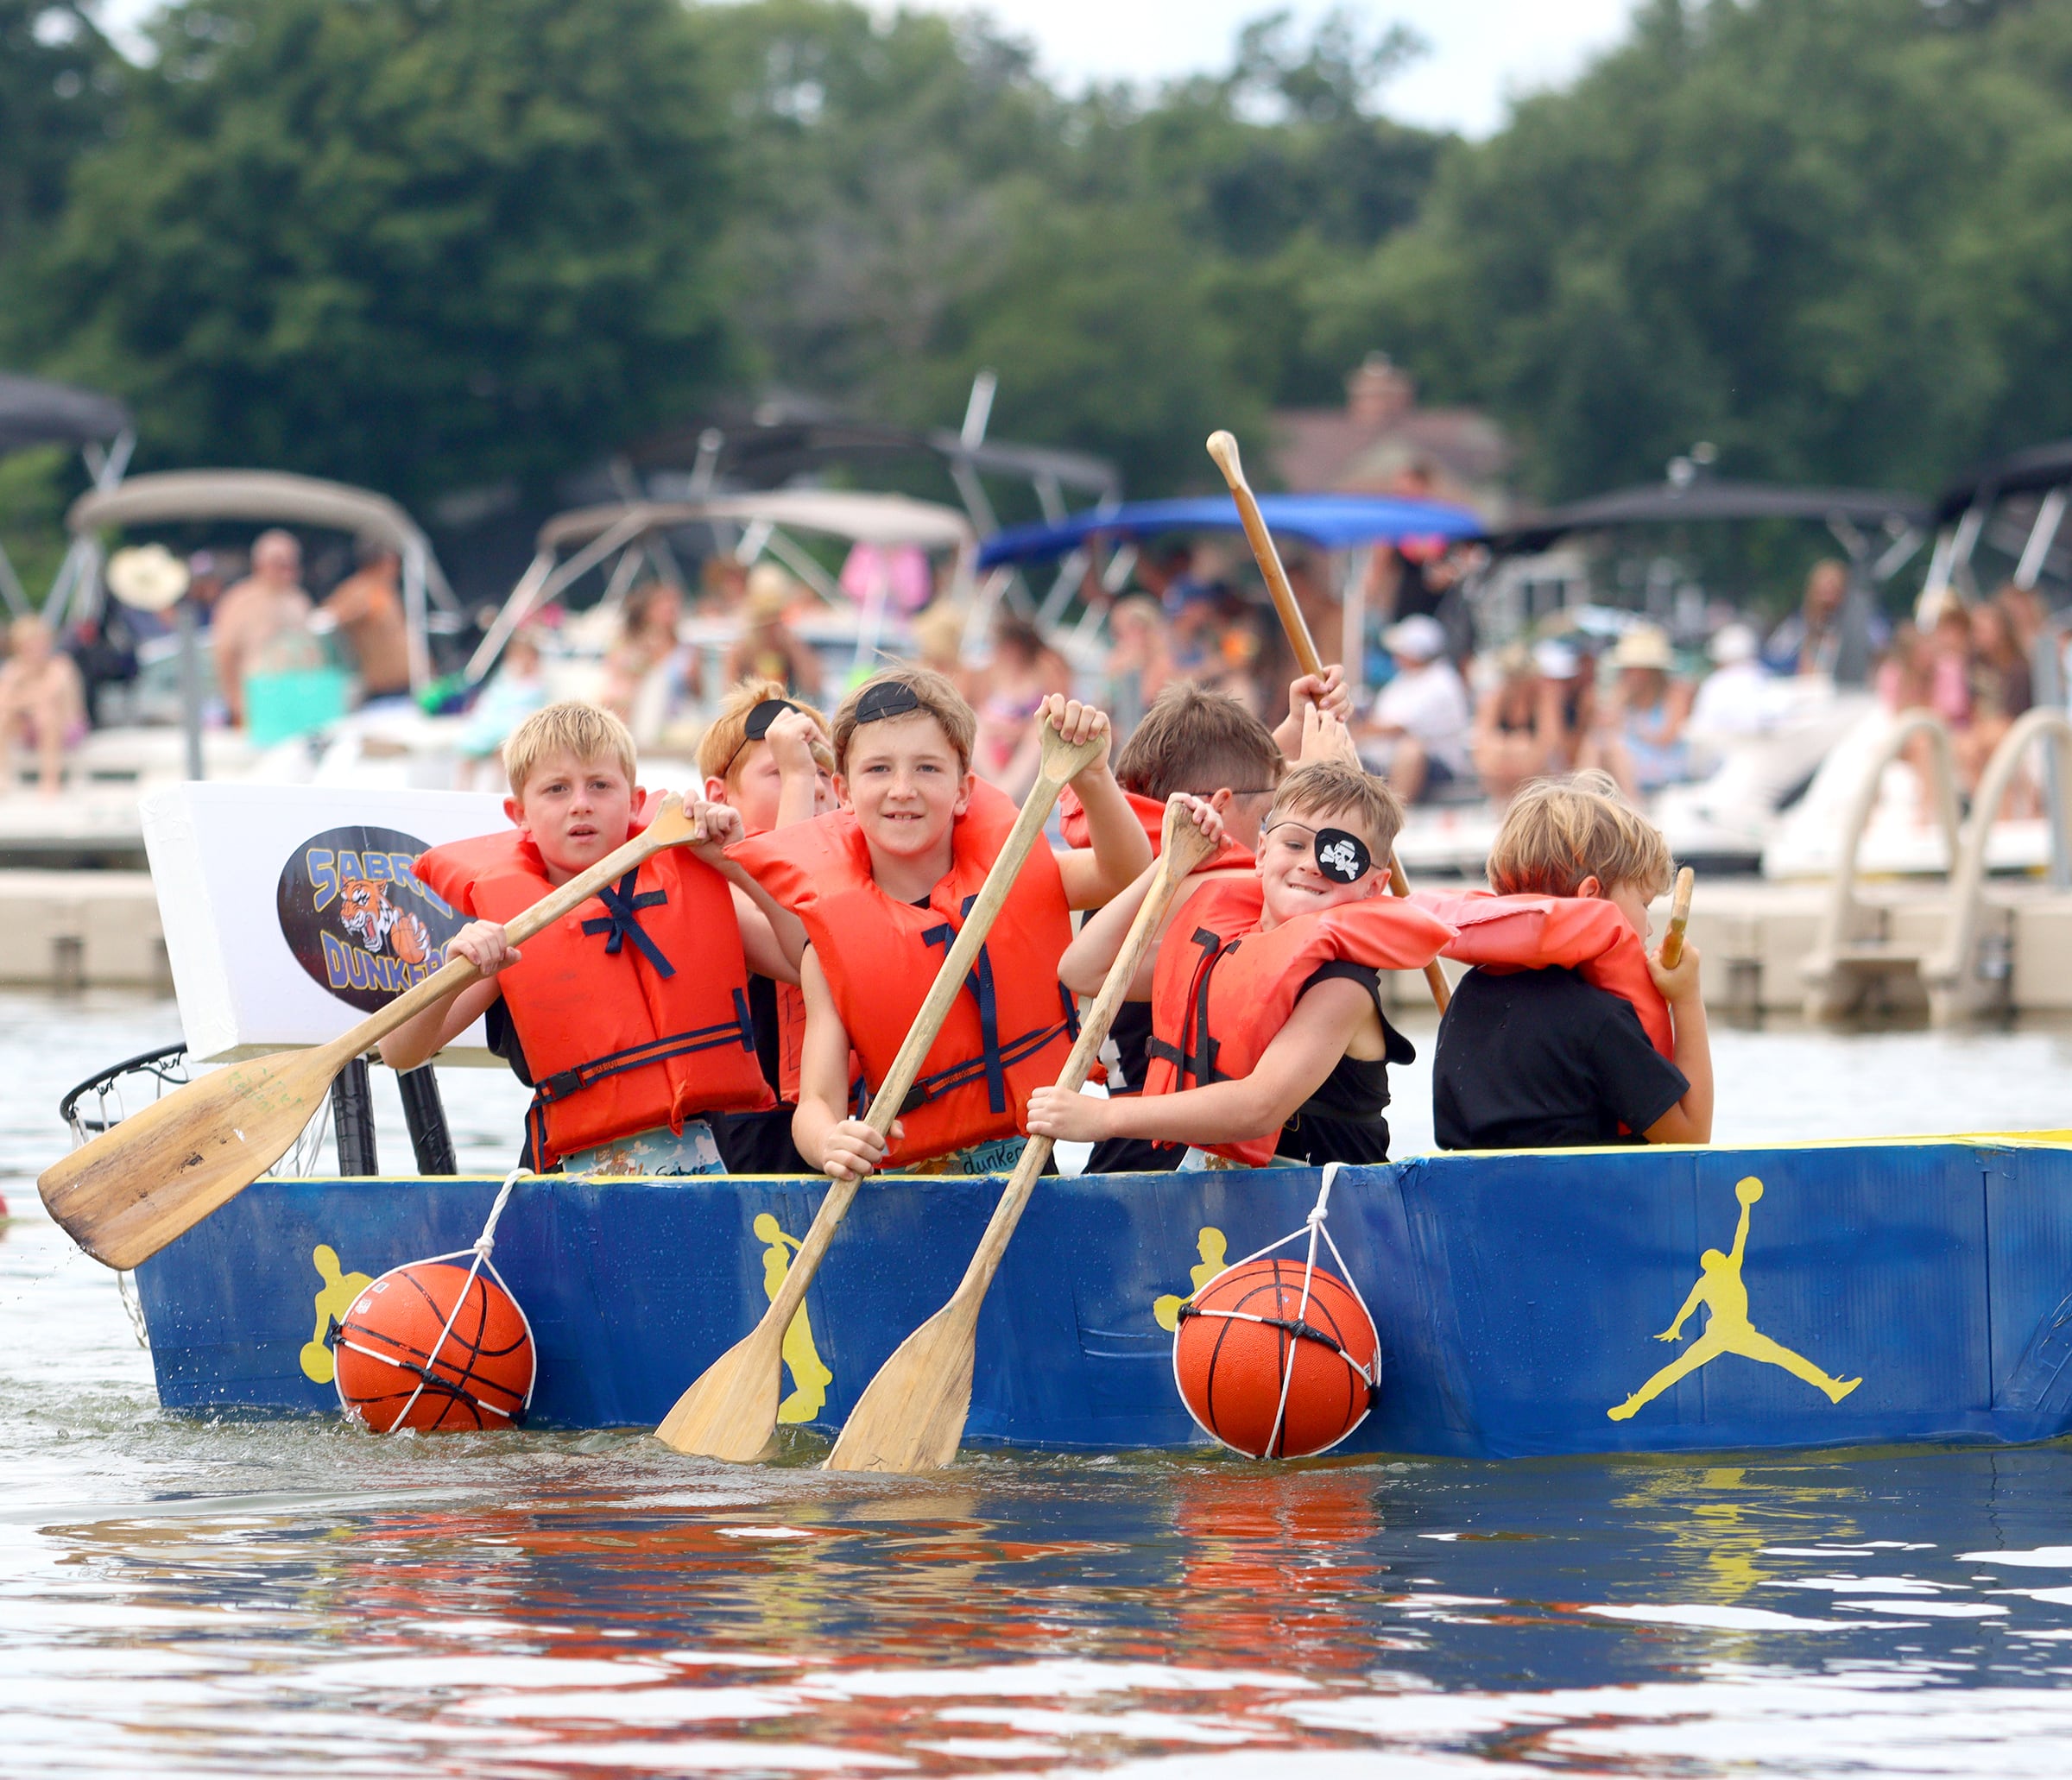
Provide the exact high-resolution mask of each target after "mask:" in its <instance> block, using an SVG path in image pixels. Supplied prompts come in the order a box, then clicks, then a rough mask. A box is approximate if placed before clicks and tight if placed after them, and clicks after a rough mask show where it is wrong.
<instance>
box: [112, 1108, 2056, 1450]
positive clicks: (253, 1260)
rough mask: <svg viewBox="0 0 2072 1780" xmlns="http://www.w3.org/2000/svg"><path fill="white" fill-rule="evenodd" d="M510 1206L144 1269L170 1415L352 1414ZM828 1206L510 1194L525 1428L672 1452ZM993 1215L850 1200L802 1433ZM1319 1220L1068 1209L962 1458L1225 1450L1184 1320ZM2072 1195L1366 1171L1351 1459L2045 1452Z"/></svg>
mask: <svg viewBox="0 0 2072 1780" xmlns="http://www.w3.org/2000/svg"><path fill="white" fill-rule="evenodd" d="M1749 1182H1754V1183H1759V1190H1752V1189H1751V1188H1749V1187H1748V1186H1747V1185H1746V1183H1749ZM496 1187H497V1183H496V1181H495V1180H494V1179H490V1178H482V1179H454V1178H443V1179H423V1180H415V1179H411V1180H388V1181H381V1180H351V1181H344V1180H302V1181H262V1182H261V1183H260V1184H257V1185H256V1186H255V1187H253V1188H251V1189H250V1190H248V1191H247V1192H245V1193H244V1194H243V1195H241V1196H239V1197H238V1198H237V1199H235V1200H233V1201H232V1202H231V1203H230V1204H229V1205H228V1206H226V1207H225V1208H224V1209H223V1210H221V1211H219V1212H218V1213H217V1214H216V1215H214V1216H213V1217H212V1218H210V1219H208V1220H207V1221H205V1222H204V1223H202V1224H200V1225H199V1226H198V1227H197V1228H195V1229H193V1231H191V1232H189V1233H188V1234H186V1236H183V1237H182V1238H181V1239H180V1240H179V1241H178V1242H176V1243H174V1245H173V1246H172V1247H169V1248H167V1250H165V1251H164V1252H163V1253H161V1254H160V1255H158V1256H156V1257H155V1258H154V1259H152V1260H151V1261H149V1262H148V1263H147V1264H146V1265H145V1266H144V1267H143V1268H142V1269H141V1270H140V1272H139V1274H138V1283H139V1287H140V1291H141V1294H142V1302H143V1305H144V1310H145V1315H146V1317H147V1319H148V1323H149V1326H150V1331H151V1339H152V1354H153V1359H154V1361H155V1365H156V1367H157V1369H158V1384H159V1392H160V1396H161V1400H162V1401H163V1402H164V1403H165V1404H166V1405H167V1407H168V1408H172V1409H178V1410H208V1411H219V1410H223V1409H230V1408H237V1409H243V1410H249V1411H260V1412H272V1413H297V1412H302V1413H323V1414H331V1413H335V1406H336V1399H335V1397H334V1395H333V1393H332V1389H331V1387H330V1385H329V1383H328V1381H321V1380H319V1379H318V1378H317V1377H315V1376H314V1375H313V1373H312V1372H311V1371H310V1370H309V1368H308V1367H307V1366H306V1359H307V1355H308V1352H309V1347H310V1342H311V1330H312V1328H313V1326H314V1324H315V1322H316V1320H317V1317H318V1313H319V1310H321V1309H322V1308H323V1307H324V1306H325V1305H328V1304H332V1303H333V1302H334V1301H335V1300H336V1298H337V1297H338V1295H339V1293H340V1292H341V1291H342V1290H343V1289H344V1285H343V1283H344V1282H346V1281H350V1280H351V1279H352V1278H354V1277H355V1276H363V1277H370V1276H374V1275H377V1274H379V1273H381V1272H383V1271H384V1270H385V1269H387V1268H388V1267H390V1266H395V1265H396V1264H397V1263H399V1262H401V1261H407V1260H409V1259H414V1258H415V1257H417V1256H420V1255H424V1254H430V1253H440V1252H442V1251H445V1250H448V1249H452V1248H455V1247H462V1246H464V1245H465V1244H466V1243H467V1242H469V1241H471V1240H472V1239H473V1237H474V1234H475V1233H476V1232H477V1230H478V1229H479V1228H481V1223H482V1220H483V1216H484V1215H486V1214H487V1212H488V1209H489V1206H490V1201H491V1200H492V1199H493V1198H494V1196H495V1195H496ZM824 1190H825V1183H824V1182H823V1181H816V1180H806V1181H796V1182H789V1181H782V1180H776V1179H768V1178H753V1179H732V1180H730V1179H728V1178H725V1177H693V1178H688V1179H684V1180H672V1181H623V1180H616V1181H588V1180H581V1179H566V1178H559V1177H554V1178H548V1179H540V1180H528V1181H525V1182H521V1184H520V1185H519V1188H518V1190H517V1192H516V1195H515V1197H514V1198H513V1201H512V1202H511V1205H510V1207H509V1209H508V1210H507V1211H506V1213H505V1214H504V1218H503V1221H502V1225H501V1226H500V1228H499V1232H498V1242H497V1250H496V1259H497V1264H498V1266H499V1267H500V1268H502V1272H503V1274H504V1277H505V1278H506V1279H507V1280H508V1281H509V1285H510V1287H511V1290H512V1291H513V1292H514V1293H515V1295H516V1296H517V1297H518V1298H519V1299H520V1301H521V1303H523V1304H524V1305H525V1308H526V1310H527V1315H528V1316H530V1318H531V1319H532V1322H533V1327H534V1335H535V1338H536V1340H537V1342H538V1345H539V1352H540V1378H539V1385H538V1390H537V1392H536V1393H535V1396H534V1404H533V1408H532V1413H531V1424H532V1425H534V1426H546V1427H557V1426H559V1427H611V1426H652V1425H653V1424H654V1423H655V1422H656V1421H658V1420H659V1419H660V1417H661V1416H662V1414H663V1413H664V1412H665V1411H666V1410H667V1409H668V1407H669V1405H670V1404H672V1403H673V1401H674V1400H675V1398H676V1397H677V1395H678V1393H679V1392H681V1391H682V1389H683V1387H684V1385H685V1381H686V1380H687V1379H691V1378H693V1377H695V1376H697V1374H698V1371H699V1370H700V1369H701V1368H702V1367H704V1365H705V1364H706V1363H707V1362H708V1361H709V1360H711V1359H713V1358H714V1357H716V1356H717V1354H719V1353H720V1352H722V1351H723V1349H724V1348H727V1347H728V1346H730V1344H731V1343H732V1342H733V1341H736V1340H737V1339H738V1338H739V1337H740V1335H742V1333H743V1332H744V1331H745V1330H746V1329H749V1327H750V1326H751V1325H752V1324H753V1322H755V1318H756V1316H758V1315H759V1314H760V1313H761V1310H762V1308H763V1306H764V1305H766V1304H767V1303H768V1299H769V1294H770V1293H771V1292H773V1291H774V1290H775V1289H776V1286H777V1285H778V1284H779V1283H780V1281H781V1279H782V1278H783V1270H784V1268H785V1267H786V1266H788V1264H789V1256H790V1254H791V1253H792V1252H793V1247H795V1245H796V1242H797V1240H798V1239H799V1237H801V1236H803V1234H805V1229H806V1228H807V1226H808V1225H809V1224H810V1223H811V1221H812V1215H813V1211H814V1209H816V1207H817V1206H818V1203H819V1200H820V1196H821V1195H822V1193H823V1192H824ZM997 1192H998V1184H997V1182H994V1181H988V1180H982V1179H971V1180H966V1179H963V1178H960V1177H932V1178H926V1179H913V1178H909V1179H895V1180H889V1181H883V1182H877V1183H874V1184H871V1185H870V1186H869V1187H868V1188H867V1189H866V1190H865V1191H864V1192H862V1194H860V1195H859V1196H858V1197H857V1199H856V1204H855V1207H854V1209H852V1210H851V1211H850V1215H849V1219H848V1221H847V1222H846V1223H845V1224H844V1225H843V1229H842V1232H841V1234H840V1235H839V1237H838V1238H837V1240H836V1243H835V1246H834V1247H833V1248H832V1249H831V1251H830V1252H829V1254H828V1258H827V1261H826V1264H825V1265H824V1267H823V1268H822V1270H821V1272H820V1275H819V1277H818V1279H816V1281H815V1282H814V1285H813V1288H812V1291H809V1292H808V1293H807V1294H806V1298H805V1308H804V1313H803V1316H802V1317H801V1319H800V1321H799V1322H797V1323H795V1324H794V1326H793V1330H792V1332H791V1337H790V1339H789V1340H787V1341H786V1348H785V1358H786V1367H787V1372H786V1379H785V1393H786V1394H785V1399H784V1411H783V1413H784V1417H785V1419H786V1420H787V1421H792V1422H798V1423H809V1424H811V1425H812V1426H814V1427H816V1428H818V1429H820V1430H823V1431H826V1432H830V1433H831V1432H832V1431H833V1430H836V1429H837V1428H838V1427H839V1426H840V1425H841V1423H842V1420H843V1417H845V1416H846V1415H847V1414H848V1412H849V1410H850V1406H851V1404H853V1403H854V1402H855V1400H856V1396H857V1395H858V1393H860V1392H861V1391H862V1388H863V1386H864V1385H865V1384H867V1383H868V1382H869V1379H870V1378H871V1377H872V1376H873V1375H874V1374H875V1372H876V1371H877V1368H878V1367H879V1365H880V1364H881V1362H882V1360H884V1359H885V1358H886V1356H887V1355H888V1354H890V1352H891V1351H892V1349H893V1348H894V1347H895V1346H896V1345H897V1344H898V1342H899V1341H900V1340H901V1339H903V1338H904V1336H905V1335H907V1332H908V1331H909V1330H910V1329H913V1328H914V1327H915V1326H916V1325H917V1324H919V1322H921V1321H922V1320H923V1319H924V1318H925V1316H928V1315H929V1314H930V1313H931V1312H932V1311H933V1310H935V1309H936V1308H937V1307H938V1305H939V1304H940V1303H942V1302H943V1300H944V1298H945V1297H947V1295H948V1294H949V1292H950V1291H951V1289H952V1288H953V1287H954V1285H956V1282H957V1278H958V1277H959V1276H960V1275H961V1273H962V1272H963V1266H964V1264H965V1262H966V1260H967V1259H969V1258H970V1253H971V1251H972V1249H973V1247H975V1246H976V1242H977V1240H978V1236H979V1234H980V1232H981V1230H982V1228H983V1227H984V1224H985V1221H986V1218H987V1215H989V1212H990V1211H991V1209H992V1205H993V1201H994V1198H995V1195H996V1194H997ZM1316 1192H1317V1176H1316V1174H1315V1172H1314V1171H1311V1170H1306V1169H1287V1170H1264V1171H1258V1172H1246V1171H1204V1172H1202V1173H1189V1174H1177V1173H1176V1174H1166V1175H1138V1176H1109V1177H1090V1178H1083V1179H1077V1180H1071V1179H1064V1180H1057V1181H1046V1182H1045V1184H1044V1187H1043V1190H1041V1191H1040V1192H1039V1193H1038V1194H1037V1195H1036V1196H1035V1197H1034V1199H1033V1201H1032V1202H1031V1203H1030V1207H1029V1210H1028V1213H1027V1216H1026V1218H1025V1219H1024V1221H1023V1223H1022V1226H1021V1228H1020V1232H1019V1233H1018V1234H1017V1236H1016V1239H1015V1241H1014V1246H1013V1247H1011V1248H1010V1249H1009V1250H1008V1254H1007V1258H1006V1260H1005V1263H1004V1265H1003V1266H1002V1269H1001V1274H1000V1277H999V1279H998V1281H997V1282H996V1284H995V1287H994V1290H993V1291H992V1292H991V1293H990V1294H989V1297H988V1298H987V1302H986V1308H985V1311H984V1314H983V1316H982V1320H981V1323H980V1329H979V1339H978V1355H979V1359H978V1367H977V1372H976V1378H975V1380H974V1386H973V1394H972V1407H971V1417H970V1423H969V1433H968V1438H969V1439H970V1440H971V1441H972V1442H976V1443H1006V1444H1013V1445H1017V1446H1031V1447H1051V1448H1058V1449H1081V1450H1084V1449H1119V1448H1141V1447H1178V1446H1187V1445H1197V1444H1199V1443H1200V1442H1201V1440H1202V1436H1201V1435H1200V1433H1199V1431H1198V1430H1197V1429H1196V1428H1195V1427H1194V1424H1193V1423H1192V1422H1191V1420H1190V1419H1189V1418H1188V1416H1187V1414H1186V1411H1185V1410H1184V1408H1183V1407H1182V1406H1181V1404H1180V1402H1179V1399H1178V1394H1177V1392H1175V1391H1174V1388H1173V1385H1172V1367H1171V1352H1172V1328H1173V1323H1174V1318H1175V1313H1176V1311H1177V1310H1178V1303H1179V1302H1180V1300H1182V1299H1183V1298H1184V1297H1186V1296H1187V1294H1188V1293H1190V1292H1191V1291H1193V1290H1194V1289H1195V1287H1196V1286H1197V1285H1199V1284H1200V1283H1201V1282H1202V1280H1203V1279H1205V1278H1208V1277H1210V1274H1212V1273H1213V1272H1215V1271H1216V1268H1217V1267H1219V1266H1221V1265H1222V1262H1223V1261H1224V1260H1225V1259H1228V1258H1229V1257H1232V1256H1236V1255H1241V1254H1245V1253H1249V1252H1251V1251H1252V1250H1253V1249H1254V1248H1256V1247H1259V1246H1260V1245H1261V1244H1262V1243H1265V1242H1267V1241H1270V1240H1273V1237H1274V1236H1275V1235H1277V1234H1281V1233H1283V1232H1285V1231H1286V1230H1287V1229H1289V1228H1292V1226H1294V1225H1295V1224H1298V1223H1299V1222H1300V1221H1301V1220H1302V1218H1303V1216H1304V1214H1305V1213H1306V1211H1307V1210H1308V1209H1309V1207H1310V1205H1311V1202H1313V1201H1314V1199H1315V1197H1316ZM2069 1194H2072V1150H2068V1149H2066V1148H2064V1147H2061V1146H2056V1145H2050V1144H2037V1143H2027V1142H2009V1143H2006V1144H2000V1143H1992V1142H1987V1141H1983V1140H1972V1141H1955V1140H1953V1141H1938V1142H1928V1143H1923V1142H1909V1143H1900V1144H1855V1145H1828V1146H1810V1147H1805V1148H1788V1149H1773V1150H1743V1151H1729V1150H1698V1149H1692V1150H1670V1151H1661V1150H1656V1151H1649V1150H1638V1149H1636V1150H1620V1151H1591V1152H1543V1153H1535V1154H1518V1155H1503V1156H1443V1157H1430V1158H1417V1159H1413V1160H1410V1161H1406V1162H1402V1163H1397V1164H1393V1165H1388V1166H1385V1167H1380V1168H1368V1169H1356V1170H1348V1171H1345V1172H1344V1173H1343V1174H1342V1177H1341V1178H1340V1182H1339V1184H1338V1186H1337V1187H1336V1189H1335V1190H1334V1196H1333V1200H1332V1220H1331V1228H1332V1231H1333V1233H1334V1234H1335V1235H1336V1238H1337V1240H1338V1241H1339V1244H1340V1246H1341V1247H1342V1249H1343V1251H1344V1256H1345V1261H1346V1265H1347V1266H1348V1267H1349V1268H1350V1269H1351V1270H1352V1271H1353V1272H1354V1274H1355V1277H1356V1278H1358V1279H1359V1280H1360V1282H1361V1290H1362V1291H1363V1292H1365V1294H1366V1295H1367V1297H1368V1302H1369V1303H1370V1306H1371V1307H1372V1309H1373V1311H1374V1317H1375V1321H1376V1324H1377V1326H1378V1327H1379V1329H1380V1335H1381V1342H1382V1353H1383V1358H1384V1368H1385V1371H1384V1375H1385V1378H1386V1379H1387V1383H1386V1384H1385V1385H1384V1387H1383V1390H1382V1393H1381V1401H1380V1405H1379V1407H1378V1408H1377V1409H1376V1411H1375V1412H1374V1414H1373V1415H1372V1416H1370V1417H1368V1420H1367V1422H1366V1423H1364V1424H1363V1425H1362V1426H1361V1428H1360V1430H1358V1432H1357V1433H1356V1434H1355V1436H1354V1437H1353V1440H1352V1441H1351V1442H1349V1445H1350V1446H1351V1447H1352V1448H1353V1449H1359V1450H1368V1451H1374V1450H1384V1451H1402V1452H1418V1453H1441V1454H1458V1455H1471V1456H1488V1457H1502V1456H1509V1455H1526V1454H1544V1453H1570V1452H1601V1451H1705V1450H1727V1449H1746V1448H1763V1447H1833V1446H1854V1445H1865V1444H1877V1443H1885V1442H1920V1441H1964V1440H2000V1441H2028V1440H2037V1439H2044V1438H2049V1437H2052V1436H2056V1435H2058V1434H2061V1433H2063V1432H2065V1431H2066V1430H2067V1429H2068V1428H2069V1427H2072V1219H2068V1218H2067V1217H2065V1216H2064V1215H2063V1207H2064V1204H2065V1202H2066V1200H2067V1196H2068V1195H2069ZM1665 1337H1669V1338H1668V1339H1665ZM319 1369H320V1365H319ZM1859 1380H1860V1382H1857V1381H1859Z"/></svg>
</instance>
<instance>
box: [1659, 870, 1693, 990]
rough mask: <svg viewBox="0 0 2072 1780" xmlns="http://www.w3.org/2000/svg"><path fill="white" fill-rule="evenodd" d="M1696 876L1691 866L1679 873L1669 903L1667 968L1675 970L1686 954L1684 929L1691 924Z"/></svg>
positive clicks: (1664, 949)
mask: <svg viewBox="0 0 2072 1780" xmlns="http://www.w3.org/2000/svg"><path fill="white" fill-rule="evenodd" d="M1696 876H1697V874H1696V873H1695V872H1693V871H1692V870H1691V868H1690V867H1689V866H1685V867H1684V869H1683V870H1682V871H1680V872H1678V873H1677V892H1676V894H1675V895H1674V896H1672V897H1671V899H1670V903H1669V931H1668V932H1666V933H1665V934H1664V935H1663V936H1662V968H1663V969H1665V970H1674V969H1676V968H1677V963H1679V962H1680V961H1681V960H1682V958H1683V956H1684V929H1685V928H1686V927H1688V926H1690V887H1691V885H1692V884H1693V883H1694V882H1695V881H1696Z"/></svg>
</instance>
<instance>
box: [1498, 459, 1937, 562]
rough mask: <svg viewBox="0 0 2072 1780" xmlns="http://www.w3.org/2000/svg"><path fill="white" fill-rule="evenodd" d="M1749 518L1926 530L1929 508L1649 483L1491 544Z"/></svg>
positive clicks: (1893, 497) (1814, 494)
mask: <svg viewBox="0 0 2072 1780" xmlns="http://www.w3.org/2000/svg"><path fill="white" fill-rule="evenodd" d="M1751 519H1806V520H1816V521H1822V522H1827V523H1832V522H1835V521H1841V522H1842V523H1844V524H1846V525H1850V526H1875V527H1882V526H1885V525H1886V524H1888V523H1891V524H1893V525H1895V526H1898V527H1924V526H1926V525H1927V523H1928V520H1929V508H1928V503H1927V502H1924V501H1922V500H1920V499H1918V498H1917V496H1915V495H1903V494H1899V493H1898V492H1896V491H1893V490H1889V489H1801V488H1791V487H1789V486H1787V485H1785V484H1783V483H1760V482H1725V481H1721V480H1720V479H1718V478H1716V477H1698V478H1696V480H1694V481H1692V482H1690V483H1686V484H1684V486H1683V487H1678V486H1677V484H1676V483H1669V482H1660V483H1646V484H1644V485H1642V486H1641V487H1639V488H1632V489H1619V490H1617V491H1616V492H1615V493H1613V494H1609V495H1595V496H1594V497H1593V498H1592V499H1590V500H1588V501H1576V502H1570V504H1569V505H1568V506H1565V507H1555V508H1549V509H1548V510H1547V511H1546V512H1545V513H1539V514H1531V515H1529V516H1527V517H1526V518H1524V519H1521V520H1518V521H1513V523H1512V524H1510V525H1507V526H1501V527H1498V528H1497V529H1496V531H1495V532H1494V533H1493V534H1492V536H1491V539H1490V541H1491V543H1492V544H1494V546H1495V547H1496V548H1497V549H1498V550H1500V551H1526V552H1531V551H1537V550H1545V549H1546V548H1547V547H1548V546H1550V545H1551V544H1553V543H1555V542H1557V540H1560V539H1563V538H1565V537H1568V536H1569V535H1570V534H1571V533H1576V532H1595V531H1604V530H1608V529H1610V528H1612V527H1618V526H1646V525H1674V524H1676V523H1677V522H1678V521H1711V522H1719V521H1729V520H1751Z"/></svg>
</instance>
